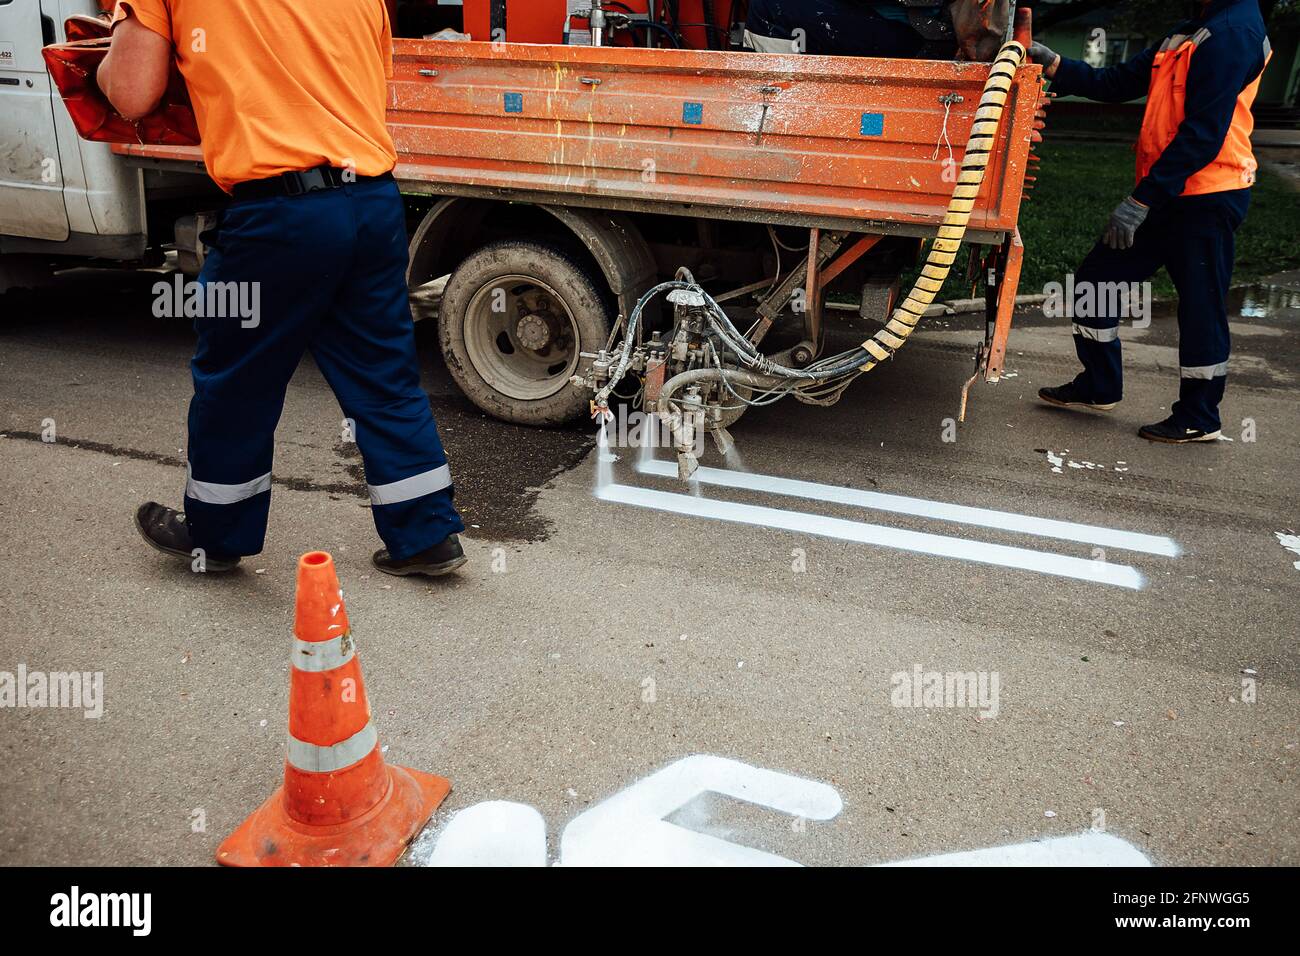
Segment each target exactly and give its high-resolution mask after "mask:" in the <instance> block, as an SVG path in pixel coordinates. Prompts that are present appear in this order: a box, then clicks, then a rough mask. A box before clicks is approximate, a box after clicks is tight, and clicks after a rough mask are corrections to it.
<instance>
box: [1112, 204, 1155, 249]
mask: <svg viewBox="0 0 1300 956" xmlns="http://www.w3.org/2000/svg"><path fill="white" fill-rule="evenodd" d="M1150 211H1151V209H1150V207H1149V206H1144V205H1142V204H1141V203H1140V202H1138V201H1137V200H1136V199H1134V198H1133V197H1132V196H1125V197H1124V201H1123V202H1122V203H1120V204H1119V205H1118V206H1116V207H1115V211H1114V212H1112V213H1111V214H1110V223H1109V224H1108V225H1107V226H1106V232H1105V233H1104V234H1103V235H1102V237H1101V241H1102V242H1104V243H1105V244H1106V245H1108V246H1110V247H1111V248H1112V249H1132V248H1133V241H1134V238H1133V237H1134V236H1136V235H1137V231H1138V226H1140V225H1142V223H1143V222H1144V221H1145V220H1146V218H1147V213H1149V212H1150Z"/></svg>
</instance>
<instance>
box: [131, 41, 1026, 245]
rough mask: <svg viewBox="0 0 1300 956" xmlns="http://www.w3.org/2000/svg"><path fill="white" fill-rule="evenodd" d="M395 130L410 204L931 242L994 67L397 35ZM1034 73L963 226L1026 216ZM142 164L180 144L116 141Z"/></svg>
mask: <svg viewBox="0 0 1300 956" xmlns="http://www.w3.org/2000/svg"><path fill="white" fill-rule="evenodd" d="M395 51H396V56H395V75H394V78H393V80H392V83H391V85H390V87H389V96H390V99H389V114H388V115H389V122H390V126H391V129H392V133H393V139H394V141H395V142H396V144H397V149H398V153H399V157H400V158H399V166H398V169H397V176H398V178H399V180H400V181H401V183H402V187H403V189H404V190H405V191H407V192H420V193H432V194H446V195H480V196H489V197H493V198H499V199H511V200H519V201H528V202H540V203H550V204H562V205H580V206H584V205H585V206H598V207H601V208H606V209H623V210H631V211H641V212H662V213H674V214H686V215H693V216H700V217H706V218H708V217H712V218H726V219H744V220H751V221H755V222H770V223H775V224H782V225H801V226H808V227H820V228H828V229H849V230H851V231H854V232H872V233H902V234H912V235H929V234H932V233H933V231H934V229H935V228H937V226H938V224H939V222H940V220H941V219H942V218H943V215H944V212H945V209H946V207H947V204H948V200H949V198H950V196H951V193H952V188H953V183H954V182H955V179H956V171H957V170H956V167H955V165H954V164H953V163H950V162H945V161H946V160H948V157H949V155H950V154H949V148H948V145H947V143H948V142H950V143H951V144H952V147H951V155H952V157H953V159H954V160H955V163H958V164H959V163H960V161H961V153H962V149H963V146H964V144H965V142H966V139H967V136H968V133H969V130H970V126H971V121H972V118H973V116H974V112H975V109H976V107H977V105H978V102H979V97H980V93H981V90H982V89H983V85H984V81H985V79H986V77H987V75H988V66H987V64H981V63H962V62H951V61H923V60H883V59H868V58H848V57H814V56H801V55H789V56H785V55H775V54H761V53H739V52H725V53H724V52H704V51H692V50H667V49H633V48H621V47H602V48H594V49H593V48H591V47H579V46H549V45H533V44H521V43H512V44H491V43H481V42H447V41H434V40H400V39H399V40H397V41H396V42H395ZM1041 85H1042V82H1041V74H1040V70H1039V69H1038V67H1034V66H1027V67H1024V68H1022V69H1021V70H1020V71H1019V73H1018V75H1017V77H1016V82H1015V85H1014V86H1013V87H1012V93H1011V97H1010V100H1009V102H1008V109H1007V113H1006V118H1005V119H1004V121H1003V124H1002V128H1001V130H1000V132H999V139H998V142H997V144H996V147H995V150H994V153H995V155H994V158H993V160H992V162H991V164H990V166H989V172H988V175H987V177H986V179H985V183H984V187H983V189H982V190H981V193H980V197H979V201H978V202H977V204H976V206H975V210H974V215H973V216H972V219H971V233H970V238H971V239H972V240H973V241H977V242H991V241H998V240H1000V239H1002V238H1003V237H1004V236H1005V235H1007V234H1009V233H1010V232H1011V231H1012V230H1013V229H1014V227H1015V224H1016V219H1017V216H1018V214H1019V208H1020V201H1021V195H1022V189H1023V186H1024V177H1025V169H1026V163H1027V159H1028V154H1029V148H1030V134H1031V131H1032V128H1033V121H1034V111H1035V107H1036V104H1037V100H1038V94H1039V91H1040V89H1041ZM115 148H116V149H117V150H118V151H119V152H122V153H125V154H127V155H130V156H133V157H136V159H137V161H138V162H142V163H143V164H144V165H150V164H152V163H158V164H167V165H171V164H174V163H175V162H178V161H179V162H182V163H190V164H192V163H194V162H195V161H197V160H198V158H199V157H198V151H197V150H196V149H190V148H185V147H152V146H119V147H115Z"/></svg>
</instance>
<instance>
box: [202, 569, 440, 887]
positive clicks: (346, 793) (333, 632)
mask: <svg viewBox="0 0 1300 956" xmlns="http://www.w3.org/2000/svg"><path fill="white" fill-rule="evenodd" d="M293 632H294V642H293V658H292V668H291V670H290V678H289V740H288V753H287V754H286V757H285V762H284V786H282V787H281V788H280V789H279V790H277V791H276V792H275V793H274V794H273V795H272V797H271V799H269V800H267V801H266V803H264V804H262V806H261V807H260V808H259V809H258V810H257V811H256V812H254V813H253V815H252V816H251V817H249V818H248V819H247V820H245V821H244V822H243V823H242V824H241V825H240V827H239V829H237V830H236V831H235V832H234V833H232V834H231V835H230V836H229V837H228V838H227V839H226V841H225V842H224V843H222V844H221V846H220V847H218V848H217V862H218V863H224V864H226V865H227V866H392V865H393V863H394V862H396V860H397V857H398V856H399V855H400V854H401V852H402V850H404V849H405V848H406V845H407V844H408V843H410V842H411V839H412V838H413V837H414V836H415V835H416V833H418V832H419V830H420V828H421V827H422V826H423V825H424V822H425V821H426V820H428V819H429V817H430V816H431V815H432V814H433V811H434V810H436V809H437V808H438V805H439V804H440V803H442V801H443V800H444V799H446V797H447V794H448V792H449V791H450V790H451V783H450V781H448V780H446V779H444V778H442V777H435V776H434V775H432V774H428V773H421V772H420V771H418V770H408V769H406V768H405V767H390V766H388V765H387V764H385V763H384V758H383V756H382V755H381V753H380V751H379V738H378V735H377V734H376V733H375V727H374V724H373V723H371V720H370V704H369V702H368V701H367V700H366V689H365V685H364V684H363V683H362V681H361V664H360V662H359V661H358V660H357V658H356V652H355V650H354V647H353V643H352V632H351V629H350V628H349V626H348V612H347V610H346V609H345V608H344V606H343V592H342V591H340V590H339V579H338V576H337V575H336V574H335V573H334V560H333V558H331V557H330V556H329V555H328V554H326V553H325V552H324V551H312V552H311V553H309V554H305V555H303V556H302V558H301V560H299V562H298V604H297V613H296V617H295V620H294V625H293Z"/></svg>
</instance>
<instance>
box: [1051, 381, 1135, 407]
mask: <svg viewBox="0 0 1300 956" xmlns="http://www.w3.org/2000/svg"><path fill="white" fill-rule="evenodd" d="M1038 397H1039V398H1041V399H1042V400H1043V401H1045V402H1046V403H1047V404H1048V405H1056V406H1057V407H1059V408H1091V409H1093V410H1095V411H1099V412H1108V411H1110V410H1111V409H1112V408H1114V407H1115V406H1116V405H1118V404H1119V402H1094V401H1092V400H1091V399H1089V398H1088V397H1086V396H1085V395H1084V394H1083V393H1082V392H1081V391H1079V386H1077V385H1075V384H1074V383H1073V382H1066V383H1065V384H1064V385H1058V386H1056V387H1055V388H1040V389H1039V390H1038Z"/></svg>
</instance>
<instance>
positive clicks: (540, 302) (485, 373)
mask: <svg viewBox="0 0 1300 956" xmlns="http://www.w3.org/2000/svg"><path fill="white" fill-rule="evenodd" d="M498 290H500V292H499V293H498ZM502 306H504V308H501V307H502ZM464 333H465V350H466V352H467V353H468V355H469V360H470V363H471V364H472V365H473V366H474V370H475V371H476V372H477V373H478V374H479V375H480V376H482V377H483V379H484V380H485V381H486V382H487V383H488V384H489V385H490V386H492V388H494V389H496V390H497V391H499V392H501V393H502V394H503V395H506V396H508V397H510V398H513V399H517V400H519V401H539V400H541V399H545V398H550V397H551V396H552V395H555V394H557V393H558V392H560V391H561V390H562V389H564V388H566V387H567V386H568V383H569V378H570V377H571V376H572V375H573V374H574V373H575V372H576V371H577V369H578V361H579V359H580V358H581V355H580V347H579V343H580V336H579V333H578V323H577V321H576V320H575V319H574V317H573V313H572V311H571V310H570V309H569V306H568V303H567V302H565V301H564V299H563V297H562V296H560V295H559V293H557V292H556V291H555V289H553V288H552V287H551V286H549V285H547V284H546V283H545V282H542V281H541V280H540V279H536V278H534V277H532V276H524V275H505V276H498V277H496V278H494V279H492V280H490V281H489V282H486V283H484V284H483V286H482V287H481V288H480V289H479V290H478V291H477V292H475V293H474V296H473V298H471V299H470V303H469V307H468V308H466V310H465V326H464ZM541 339H544V340H545V344H544V346H543V347H541V348H537V347H530V346H533V345H535V344H536V343H537V342H538V341H539V340H541Z"/></svg>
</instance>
